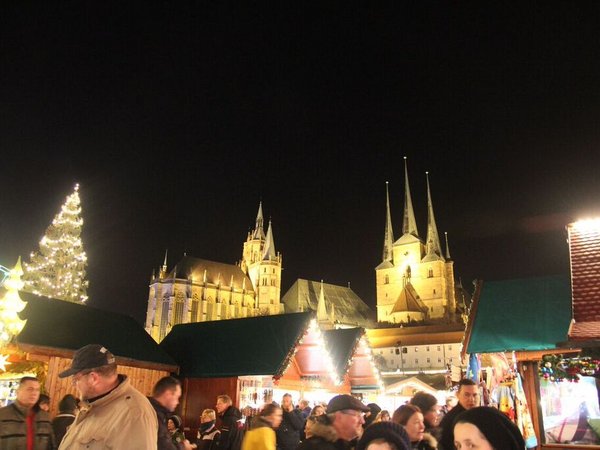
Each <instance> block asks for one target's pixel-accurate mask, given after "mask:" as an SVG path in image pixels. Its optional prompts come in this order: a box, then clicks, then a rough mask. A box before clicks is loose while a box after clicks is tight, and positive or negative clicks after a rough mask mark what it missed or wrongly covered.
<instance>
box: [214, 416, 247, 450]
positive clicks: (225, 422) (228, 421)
mask: <svg viewBox="0 0 600 450" xmlns="http://www.w3.org/2000/svg"><path fill="white" fill-rule="evenodd" d="M243 438H244V424H243V423H242V413H241V412H240V410H239V409H237V408H236V407H235V406H230V407H229V408H227V409H226V410H225V412H224V413H223V415H222V416H221V436H220V438H219V441H218V442H217V445H216V448H218V449H222V450H240V448H242V439H243Z"/></svg>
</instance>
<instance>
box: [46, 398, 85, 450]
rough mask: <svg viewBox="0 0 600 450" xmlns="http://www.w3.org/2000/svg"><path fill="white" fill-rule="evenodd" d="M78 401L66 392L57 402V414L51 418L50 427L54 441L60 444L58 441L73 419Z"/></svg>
mask: <svg viewBox="0 0 600 450" xmlns="http://www.w3.org/2000/svg"><path fill="white" fill-rule="evenodd" d="M78 404H79V401H78V400H77V399H76V398H75V397H74V396H73V395H71V394H66V395H65V396H64V397H63V398H62V399H61V400H60V402H58V415H57V416H56V417H55V418H54V419H52V429H53V430H54V437H55V438H56V443H57V444H59V445H60V441H62V438H63V437H64V435H65V433H66V432H67V427H68V426H69V425H71V424H72V423H73V422H74V421H75V415H76V414H77V411H78V407H77V405H78Z"/></svg>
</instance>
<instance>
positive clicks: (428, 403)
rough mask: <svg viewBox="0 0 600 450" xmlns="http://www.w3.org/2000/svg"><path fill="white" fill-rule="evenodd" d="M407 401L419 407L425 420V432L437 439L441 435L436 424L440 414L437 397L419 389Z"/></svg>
mask: <svg viewBox="0 0 600 450" xmlns="http://www.w3.org/2000/svg"><path fill="white" fill-rule="evenodd" d="M409 403H410V404H411V405H415V406H418V407H419V408H420V409H421V412H422V413H423V419H424V421H425V432H426V433H429V434H431V435H432V436H433V437H435V438H436V439H438V440H439V439H440V438H441V437H442V429H441V428H440V427H439V426H438V425H439V424H440V419H441V416H440V407H439V405H438V402H437V398H435V397H434V396H433V395H431V394H428V393H427V392H423V391H420V392H417V393H416V394H415V395H413V398H411V399H410V402H409Z"/></svg>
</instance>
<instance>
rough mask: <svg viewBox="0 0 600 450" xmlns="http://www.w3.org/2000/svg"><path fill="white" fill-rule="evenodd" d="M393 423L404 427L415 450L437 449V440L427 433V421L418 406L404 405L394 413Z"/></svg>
mask: <svg viewBox="0 0 600 450" xmlns="http://www.w3.org/2000/svg"><path fill="white" fill-rule="evenodd" d="M392 422H395V423H398V424H400V425H402V426H403V427H404V429H405V430H406V434H408V438H409V439H410V446H411V448H412V449H413V450H435V449H437V440H436V439H435V438H434V437H433V436H432V435H431V434H429V433H425V419H424V418H423V413H422V412H421V409H420V408H419V407H418V406H415V405H411V404H406V405H402V406H401V407H400V408H398V409H397V410H396V411H394V415H393V416H392Z"/></svg>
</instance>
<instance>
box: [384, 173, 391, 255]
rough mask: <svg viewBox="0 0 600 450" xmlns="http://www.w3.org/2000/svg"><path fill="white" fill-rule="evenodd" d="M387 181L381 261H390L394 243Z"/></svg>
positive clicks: (386, 183)
mask: <svg viewBox="0 0 600 450" xmlns="http://www.w3.org/2000/svg"><path fill="white" fill-rule="evenodd" d="M388 185H389V183H388V182H387V181H386V182H385V198H386V206H387V213H386V218H385V231H384V236H383V258H382V261H391V260H392V257H393V252H392V247H393V245H394V232H393V231H392V214H391V212H390V191H389V189H388Z"/></svg>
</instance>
